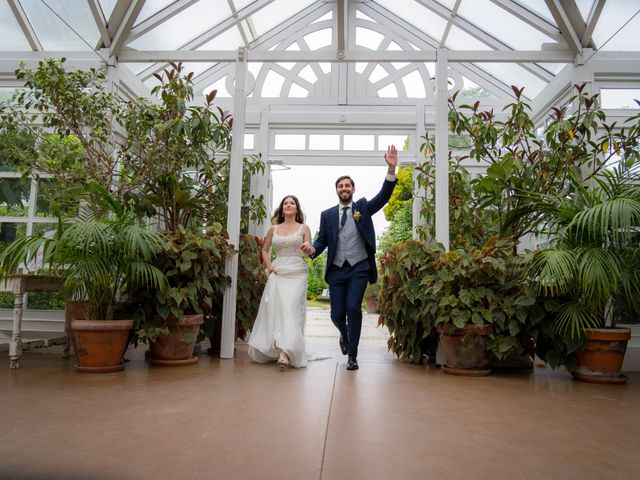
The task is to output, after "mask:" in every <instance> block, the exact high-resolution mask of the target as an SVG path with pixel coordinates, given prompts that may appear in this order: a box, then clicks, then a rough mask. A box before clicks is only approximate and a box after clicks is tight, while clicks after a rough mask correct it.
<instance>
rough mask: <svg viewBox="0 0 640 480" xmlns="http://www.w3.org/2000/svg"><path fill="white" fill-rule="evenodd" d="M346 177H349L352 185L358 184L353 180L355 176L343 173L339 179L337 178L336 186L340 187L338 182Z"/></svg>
mask: <svg viewBox="0 0 640 480" xmlns="http://www.w3.org/2000/svg"><path fill="white" fill-rule="evenodd" d="M345 178H348V179H349V181H350V182H351V186H352V187H355V186H356V182H354V181H353V178H351V177H350V176H349V175H343V176H341V177H340V178H339V179H337V180H336V188H338V184H339V183H340V182H341V181H342V180H344V179H345Z"/></svg>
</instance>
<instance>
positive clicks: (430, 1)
mask: <svg viewBox="0 0 640 480" xmlns="http://www.w3.org/2000/svg"><path fill="white" fill-rule="evenodd" d="M415 1H416V2H417V3H419V4H420V5H422V6H423V7H425V8H428V9H429V10H431V11H432V12H433V13H435V14H436V15H438V16H440V17H442V18H443V19H445V20H447V21H448V22H450V23H451V24H452V25H455V26H456V27H458V28H460V29H461V30H463V31H464V32H466V33H468V34H469V35H471V36H472V37H474V38H476V39H477V40H480V41H481V42H482V43H485V44H486V45H488V46H489V47H491V48H493V49H495V50H500V51H502V50H505V51H515V50H513V48H511V47H510V46H509V45H507V44H506V43H504V42H502V41H501V40H498V39H497V38H495V37H494V36H493V35H491V34H489V33H487V32H485V31H484V30H482V29H481V28H479V27H477V26H476V25H474V24H472V23H471V22H469V21H468V20H465V19H464V18H462V17H458V16H452V15H451V11H450V10H449V9H448V8H446V7H443V6H442V5H440V4H439V3H438V2H436V1H435V0H415ZM450 51H453V50H450ZM520 66H521V67H522V68H524V69H525V70H527V71H528V72H529V73H531V74H532V75H535V76H536V77H538V78H539V79H541V80H543V81H545V82H548V81H549V80H551V79H552V78H553V75H552V74H551V73H549V72H547V71H546V70H545V69H544V68H542V67H540V66H538V65H527V64H523V65H520Z"/></svg>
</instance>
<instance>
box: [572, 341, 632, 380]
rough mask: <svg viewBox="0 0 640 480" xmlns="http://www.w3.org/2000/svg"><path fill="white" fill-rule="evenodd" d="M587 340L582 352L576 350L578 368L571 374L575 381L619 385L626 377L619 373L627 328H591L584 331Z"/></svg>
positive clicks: (625, 347)
mask: <svg viewBox="0 0 640 480" xmlns="http://www.w3.org/2000/svg"><path fill="white" fill-rule="evenodd" d="M586 335H587V338H588V340H589V343H588V344H587V346H586V348H585V349H584V350H578V351H577V352H576V357H577V359H578V366H577V367H576V369H575V370H574V371H573V372H571V374H572V375H573V377H574V378H575V379H576V380H580V381H581V382H588V383H612V384H621V383H626V382H627V376H626V375H623V374H621V373H620V369H621V368H622V362H623V361H624V354H625V352H626V351H627V342H629V339H630V338H631V330H630V329H628V328H592V329H588V330H586Z"/></svg>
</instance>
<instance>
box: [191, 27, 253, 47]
mask: <svg viewBox="0 0 640 480" xmlns="http://www.w3.org/2000/svg"><path fill="white" fill-rule="evenodd" d="M242 44H243V42H242V36H241V35H240V31H239V30H238V27H237V26H235V25H234V26H233V27H231V28H229V29H227V30H225V31H224V32H222V33H221V34H220V35H216V36H215V37H213V38H212V39H211V40H209V41H208V42H207V43H205V44H204V45H202V46H201V47H198V48H197V49H196V50H235V49H237V48H238V47H239V46H241V45H242Z"/></svg>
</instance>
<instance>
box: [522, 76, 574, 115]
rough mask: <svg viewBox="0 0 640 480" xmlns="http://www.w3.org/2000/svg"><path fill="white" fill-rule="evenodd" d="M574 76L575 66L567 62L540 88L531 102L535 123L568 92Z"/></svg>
mask: <svg viewBox="0 0 640 480" xmlns="http://www.w3.org/2000/svg"><path fill="white" fill-rule="evenodd" d="M574 78H575V67H574V66H573V65H572V64H569V65H567V66H565V67H564V68H563V69H562V70H561V71H560V73H558V75H556V77H555V78H554V79H553V80H551V82H549V84H548V85H547V86H546V87H544V88H543V89H542V91H541V92H540V93H539V94H538V96H537V97H536V98H535V99H534V100H533V102H531V117H532V118H533V120H534V122H535V123H539V122H540V121H542V120H543V118H544V116H545V115H546V114H547V112H548V111H549V109H550V108H551V107H553V106H555V105H557V104H558V103H559V102H560V101H561V100H562V99H563V97H565V96H566V95H567V94H569V93H570V90H571V85H572V84H573V81H574Z"/></svg>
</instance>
